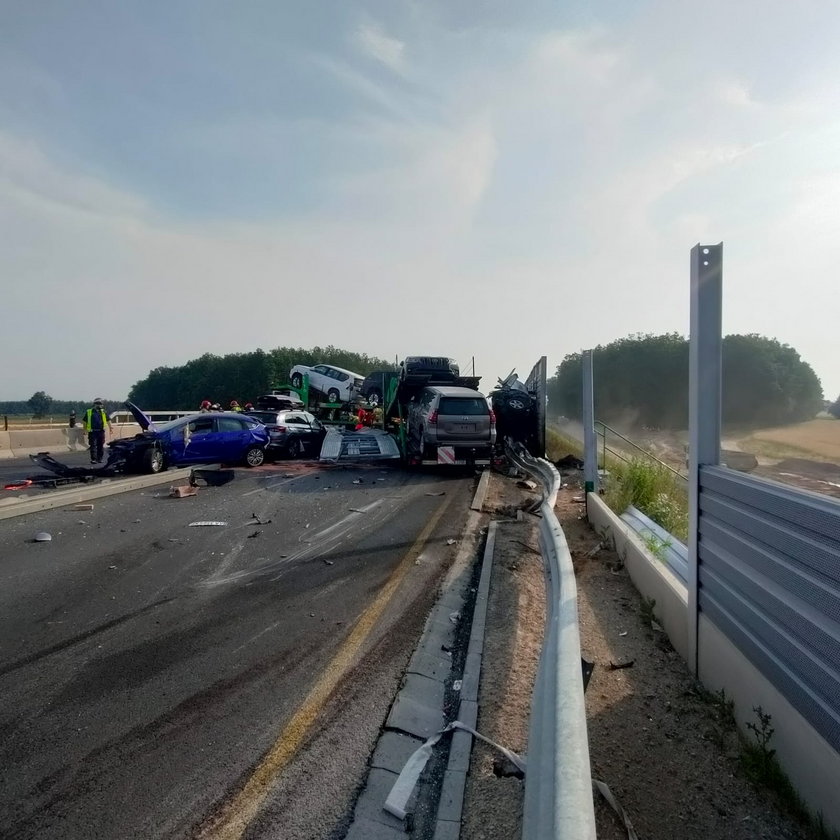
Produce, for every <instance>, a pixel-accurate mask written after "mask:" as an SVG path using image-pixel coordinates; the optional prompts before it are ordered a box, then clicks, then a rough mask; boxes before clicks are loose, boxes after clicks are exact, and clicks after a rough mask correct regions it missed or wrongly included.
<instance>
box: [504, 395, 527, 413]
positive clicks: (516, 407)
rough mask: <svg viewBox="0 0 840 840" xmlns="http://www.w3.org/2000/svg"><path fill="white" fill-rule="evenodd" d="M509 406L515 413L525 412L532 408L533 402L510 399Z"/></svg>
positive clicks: (518, 398)
mask: <svg viewBox="0 0 840 840" xmlns="http://www.w3.org/2000/svg"><path fill="white" fill-rule="evenodd" d="M507 404H508V408H510V409H512V410H513V411H525V410H526V409H527V408H529V407H530V405H531V401H530V400H526V399H523V398H522V397H509V398H508V401H507Z"/></svg>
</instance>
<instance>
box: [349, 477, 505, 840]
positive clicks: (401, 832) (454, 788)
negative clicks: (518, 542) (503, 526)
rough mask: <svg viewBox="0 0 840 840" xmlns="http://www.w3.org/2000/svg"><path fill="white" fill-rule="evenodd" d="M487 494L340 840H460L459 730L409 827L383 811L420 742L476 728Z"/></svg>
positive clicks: (412, 806)
mask: <svg viewBox="0 0 840 840" xmlns="http://www.w3.org/2000/svg"><path fill="white" fill-rule="evenodd" d="M487 475H488V472H487V471H485V473H484V476H487ZM486 487H487V479H486V478H485V479H483V480H482V482H480V484H479V490H478V492H477V493H476V499H475V500H474V502H473V510H471V511H470V513H469V514H468V518H467V524H466V526H465V528H464V536H463V538H462V544H461V547H460V550H459V552H458V556H457V557H456V560H455V563H454V564H453V567H452V569H451V570H450V573H449V575H448V576H447V578H446V581H445V582H444V587H443V593H442V595H441V597H440V598H439V599H438V601H437V603H436V604H435V606H434V607H433V609H432V611H431V613H430V614H429V617H428V619H427V621H426V626H425V629H424V631H423V635H422V637H421V639H420V642H419V644H418V646H417V648H416V650H415V651H414V654H413V655H412V657H411V660H410V662H409V665H408V668H407V669H406V675H405V678H404V681H403V686H402V688H401V689H400V691H399V693H398V695H397V697H396V699H395V701H394V704H393V706H392V707H391V711H390V713H389V715H388V718H387V720H386V723H385V727H384V730H383V733H382V735H381V736H380V738H379V741H378V743H377V746H376V749H375V750H374V753H373V756H372V758H371V761H370V769H369V772H368V777H367V779H366V781H365V784H364V786H363V788H362V790H361V792H360V794H359V797H358V799H357V801H356V805H355V810H354V815H353V823H352V824H351V826H350V829H349V831H348V833H347V834H346V835H345V840H399V838H406V837H411V838H412V840H457V838H458V836H459V834H460V830H461V811H462V807H463V802H464V790H465V786H466V778H467V772H468V770H469V762H470V753H471V750H472V741H473V736H472V735H471V734H470V733H468V732H464V731H462V730H457V731H455V732H454V733H453V734H452V736H451V737H446V736H444V738H443V739H441V741H440V743H439V744H438V745H437V746H436V747H435V748H434V750H433V752H432V757H431V758H430V760H429V762H428V764H427V766H426V769H425V770H424V772H423V774H422V775H421V777H420V781H419V783H418V785H417V789H416V790H415V792H414V793H413V794H412V797H411V799H410V800H409V803H408V808H407V810H408V811H409V816H408V817H407V819H406V820H400V819H398V818H397V817H395V816H393V815H392V814H390V813H388V812H387V811H385V810H384V808H383V805H384V804H385V799H386V798H387V796H388V794H389V792H390V790H391V787H392V786H393V784H394V782H395V781H396V779H397V776H398V775H399V773H400V771H401V770H402V769H403V766H404V765H405V763H406V761H407V760H408V758H409V757H410V756H411V754H412V753H413V752H414V751H415V750H416V749H417V748H418V747H420V746H421V745H422V744H423V742H424V741H426V740H427V739H428V738H430V737H432V736H433V735H435V734H436V733H437V732H439V731H440V730H441V729H443V727H444V726H445V725H446V724H447V723H450V722H451V721H453V720H460V721H461V722H462V723H464V724H466V725H467V726H471V727H473V728H475V725H476V719H477V716H478V687H479V676H480V672H481V657H482V652H483V646H484V627H485V620H486V614H487V600H488V594H489V589H490V577H491V571H492V563H493V549H494V543H495V531H496V527H497V525H496V523H495V522H491V523H490V524H489V527H487V528H484V527H482V526H484V525H485V524H486V523H487V517H486V516H485V515H482V514H481V513H479V512H476V511H477V510H480V508H481V504H482V503H483V497H484V495H485V493H486ZM479 497H481V498H480V501H479ZM485 533H486V544H485V545H484V547H483V550H484V558H483V562H482V563H481V564H479V563H476V562H475V559H476V558H477V556H478V551H479V550H481V549H482V545H481V544H482V542H484V535H485ZM479 575H480V579H479ZM454 613H458V614H459V616H460V617H459V619H458V620H457V623H456V622H453V621H452V620H451V619H450V616H451V615H452V614H454ZM448 652H449V653H451V656H450V655H448ZM459 679H460V680H461V681H462V684H461V690H460V691H455V690H454V688H453V683H454V682H455V681H456V680H459Z"/></svg>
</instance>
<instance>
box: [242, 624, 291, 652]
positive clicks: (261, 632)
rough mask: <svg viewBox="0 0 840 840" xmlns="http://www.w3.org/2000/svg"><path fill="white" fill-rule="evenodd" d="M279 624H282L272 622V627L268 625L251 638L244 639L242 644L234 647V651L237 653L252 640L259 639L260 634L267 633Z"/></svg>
mask: <svg viewBox="0 0 840 840" xmlns="http://www.w3.org/2000/svg"><path fill="white" fill-rule="evenodd" d="M279 626H280V622H279V621H275V622H274V624H272V625H271V626H270V627H266V628H265V629H264V630H260V632H259V633H256V634H255V635H253V636H251V638H250V639H248V640H246V641H244V642H243V643H242V644H241V645H239V647H238V648H234V650H233V652H234V653H237V652H238V651H240V650H242V648H244V647H247V646H248V645H250V644H251V643H252V642H255V641H256V640H257V639H259V637H260V636H264V635H265V634H266V633H268V632H269V631H271V630H273V629H274V628H275V627H279Z"/></svg>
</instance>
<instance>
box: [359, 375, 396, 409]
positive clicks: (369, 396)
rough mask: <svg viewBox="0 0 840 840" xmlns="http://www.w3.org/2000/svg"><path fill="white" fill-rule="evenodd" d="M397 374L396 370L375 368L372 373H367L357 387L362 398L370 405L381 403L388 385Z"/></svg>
mask: <svg viewBox="0 0 840 840" xmlns="http://www.w3.org/2000/svg"><path fill="white" fill-rule="evenodd" d="M399 375H400V374H399V372H398V371H396V370H375V371H373V373H369V374H368V375H367V376H366V377H365V381H364V382H363V383H362V387H361V388H360V389H359V393H360V394H361V395H362V399H363V400H364V401H365V402H368V403H370V404H371V405H382V401H383V400H384V398H385V395H386V394H387V393H388V386H389V385H390V383H391V382H393V381H394V380H395V379H396V378H397V377H399Z"/></svg>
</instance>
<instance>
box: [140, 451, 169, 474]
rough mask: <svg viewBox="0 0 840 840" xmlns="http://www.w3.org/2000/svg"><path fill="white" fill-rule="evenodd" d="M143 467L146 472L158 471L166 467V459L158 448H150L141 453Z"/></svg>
mask: <svg viewBox="0 0 840 840" xmlns="http://www.w3.org/2000/svg"><path fill="white" fill-rule="evenodd" d="M143 467H144V469H145V470H146V472H149V473H159V472H163V471H164V470H165V469H166V461H165V460H164V457H163V452H161V451H160V449H156V448H154V447H153V448H151V449H147V450H146V451H145V452H144V453H143Z"/></svg>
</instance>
